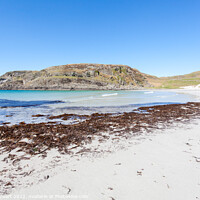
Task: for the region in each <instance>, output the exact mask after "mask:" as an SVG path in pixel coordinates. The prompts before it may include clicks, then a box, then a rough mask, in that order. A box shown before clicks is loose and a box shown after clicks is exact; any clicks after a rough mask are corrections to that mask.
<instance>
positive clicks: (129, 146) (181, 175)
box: [1, 89, 200, 200]
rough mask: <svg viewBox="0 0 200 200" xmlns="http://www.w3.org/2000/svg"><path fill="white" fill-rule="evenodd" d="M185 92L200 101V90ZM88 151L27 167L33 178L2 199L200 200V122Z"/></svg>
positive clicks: (34, 161) (28, 163) (35, 160)
mask: <svg viewBox="0 0 200 200" xmlns="http://www.w3.org/2000/svg"><path fill="white" fill-rule="evenodd" d="M180 92H185V93H190V94H194V95H199V97H200V92H199V90H197V91H196V90H189V91H188V90H187V89H185V90H181V91H180ZM199 97H198V98H199ZM86 147H90V148H92V151H91V152H87V151H85V152H83V154H77V155H76V154H75V153H76V152H75V151H78V149H76V150H75V151H74V156H69V155H60V154H59V153H58V152H57V151H50V152H49V153H48V157H47V158H45V159H44V160H43V159H42V158H40V157H39V156H38V157H35V158H33V159H30V160H28V161H26V160H25V161H23V162H21V167H23V168H24V170H25V171H26V172H27V173H29V172H30V175H29V176H26V177H25V178H22V179H21V180H20V179H18V181H19V183H20V184H21V186H20V184H19V187H17V188H16V189H14V190H13V191H12V193H11V194H10V195H8V196H5V195H4V196H1V199H5V198H7V199H14V198H18V199H90V200H99V199H107V200H131V199H136V200H147V199H150V200H161V199H162V200H183V199H184V200H192V199H200V119H194V120H192V121H191V123H189V124H185V123H182V122H180V123H176V124H173V126H171V127H168V128H167V129H165V130H155V131H154V132H153V133H148V134H147V133H144V134H142V135H140V136H136V137H134V138H131V139H119V140H118V141H115V142H113V141H112V140H108V141H106V142H104V143H98V142H97V140H96V142H95V141H94V142H93V143H92V144H89V145H88V146H86ZM2 157H3V155H2V156H1V158H2ZM5 166H6V164H5V165H4V166H2V168H3V167H4V168H3V169H5ZM7 167H8V168H9V167H10V169H11V170H12V171H11V172H12V174H10V175H13V173H14V170H15V168H14V167H11V165H9V162H8V163H7ZM1 170H2V169H1ZM31 170H32V171H33V173H31ZM38 180H40V181H39V183H37V182H38Z"/></svg>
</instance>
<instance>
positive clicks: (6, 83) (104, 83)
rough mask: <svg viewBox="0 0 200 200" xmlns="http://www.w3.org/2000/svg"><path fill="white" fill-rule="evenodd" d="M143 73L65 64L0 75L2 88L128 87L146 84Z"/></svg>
mask: <svg viewBox="0 0 200 200" xmlns="http://www.w3.org/2000/svg"><path fill="white" fill-rule="evenodd" d="M150 86H151V85H150V84H149V82H148V81H147V76H146V75H145V74H143V73H141V72H139V71H138V70H136V69H133V68H131V67H129V66H127V65H104V64H69V65H60V66H53V67H49V68H46V69H43V70H41V71H13V72H7V73H6V74H4V75H3V76H1V77H0V89H2V90H124V89H126V90H131V89H141V88H143V87H150Z"/></svg>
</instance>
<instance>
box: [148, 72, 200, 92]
mask: <svg viewBox="0 0 200 200" xmlns="http://www.w3.org/2000/svg"><path fill="white" fill-rule="evenodd" d="M147 80H148V82H149V83H150V84H152V85H153V87H154V88H157V89H161V88H162V89H178V88H180V87H184V86H196V85H198V84H200V71H197V72H193V73H190V74H185V75H179V76H170V77H160V78H158V77H153V76H149V77H147Z"/></svg>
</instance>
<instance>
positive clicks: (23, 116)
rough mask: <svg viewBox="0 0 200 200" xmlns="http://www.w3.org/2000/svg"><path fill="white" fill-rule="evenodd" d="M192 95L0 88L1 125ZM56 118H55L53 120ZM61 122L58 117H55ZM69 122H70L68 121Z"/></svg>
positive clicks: (122, 108)
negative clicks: (39, 115)
mask: <svg viewBox="0 0 200 200" xmlns="http://www.w3.org/2000/svg"><path fill="white" fill-rule="evenodd" d="M189 101H194V97H193V96H190V95H187V94H179V93H176V92H171V91H145V90H144V91H4V90H1V91H0V124H2V123H4V122H10V123H11V124H18V123H19V122H22V121H23V122H25V123H39V122H47V121H49V120H48V119H47V118H46V117H40V118H33V117H32V115H36V114H43V115H59V114H63V113H74V114H91V113H95V112H98V113H108V112H109V113H122V112H131V111H132V110H133V109H136V108H138V107H140V106H150V105H161V104H170V103H186V102H189ZM54 121H55V120H54ZM57 121H58V122H61V120H57ZM70 123H72V122H70Z"/></svg>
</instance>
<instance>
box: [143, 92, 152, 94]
mask: <svg viewBox="0 0 200 200" xmlns="http://www.w3.org/2000/svg"><path fill="white" fill-rule="evenodd" d="M153 93H154V92H153V91H149V92H144V94H153Z"/></svg>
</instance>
